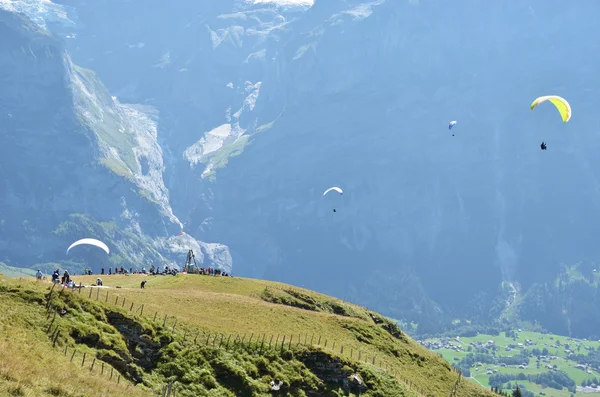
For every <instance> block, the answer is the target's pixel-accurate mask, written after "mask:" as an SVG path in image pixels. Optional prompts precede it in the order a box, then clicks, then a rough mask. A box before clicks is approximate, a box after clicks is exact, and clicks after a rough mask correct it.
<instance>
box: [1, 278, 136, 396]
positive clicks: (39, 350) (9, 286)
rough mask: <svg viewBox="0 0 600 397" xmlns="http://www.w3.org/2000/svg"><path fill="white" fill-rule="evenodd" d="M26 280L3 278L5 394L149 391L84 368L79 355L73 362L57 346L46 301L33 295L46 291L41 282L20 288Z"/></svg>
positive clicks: (2, 322) (111, 393)
mask: <svg viewBox="0 0 600 397" xmlns="http://www.w3.org/2000/svg"><path fill="white" fill-rule="evenodd" d="M22 284H23V283H19V282H18V281H14V280H6V279H0V351H1V352H2V354H1V355H0V395H2V396H31V397H38V396H64V397H71V396H73V397H74V396H89V397H95V396H98V397H100V396H106V395H111V396H119V395H128V396H132V397H133V396H147V395H148V394H147V393H143V392H142V391H141V390H136V389H134V388H132V387H129V388H128V387H127V386H126V384H125V382H123V383H121V384H117V383H116V382H110V381H108V379H107V377H106V375H104V376H103V375H100V374H99V373H98V371H85V370H84V371H82V370H81V367H80V365H79V360H75V361H73V362H71V361H70V357H65V356H64V355H63V354H60V352H58V351H57V349H53V348H52V344H51V341H50V339H49V336H48V335H47V334H46V333H45V332H44V329H45V326H46V324H47V322H46V312H45V310H44V307H43V306H42V305H36V304H32V301H31V299H34V300H35V299H40V298H42V297H43V295H42V294H40V293H39V289H38V288H24V289H20V288H19V285H22ZM24 284H27V283H24ZM29 284H32V283H29ZM13 289H14V290H15V291H19V295H17V296H16V297H15V296H14V295H10V294H9V291H10V290H13ZM36 290H38V292H37V293H36V292H35V291H36Z"/></svg>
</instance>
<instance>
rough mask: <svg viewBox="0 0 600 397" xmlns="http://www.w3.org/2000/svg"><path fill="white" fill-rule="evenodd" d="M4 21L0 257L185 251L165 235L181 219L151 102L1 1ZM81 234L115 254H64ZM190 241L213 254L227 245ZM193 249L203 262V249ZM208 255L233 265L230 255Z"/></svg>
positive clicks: (18, 261) (44, 259) (161, 259)
mask: <svg viewBox="0 0 600 397" xmlns="http://www.w3.org/2000/svg"><path fill="white" fill-rule="evenodd" d="M0 30H1V35H2V38H3V39H2V43H0V68H1V70H2V73H0V85H1V86H2V92H1V93H0V109H2V110H1V112H2V115H1V116H0V117H1V121H0V137H1V139H2V148H1V149H0V150H1V155H0V158H1V160H0V164H1V165H0V168H1V169H2V175H3V178H2V184H3V185H2V189H1V193H2V194H1V196H0V208H1V211H0V213H1V215H0V218H1V231H0V233H1V234H0V250H1V251H2V252H3V260H4V261H5V262H7V263H9V264H14V265H21V266H23V265H25V266H28V265H29V266H33V265H38V266H44V264H47V265H46V266H44V267H46V268H47V269H50V268H52V267H55V266H56V264H55V263H54V262H59V263H60V262H62V261H65V260H66V259H72V261H70V262H68V265H67V264H66V263H65V265H66V266H68V267H70V268H71V269H70V270H71V271H73V270H80V269H79V267H82V266H84V265H88V266H89V265H92V267H93V269H94V271H99V267H100V266H101V265H104V266H108V265H111V264H114V265H124V266H127V267H129V266H132V267H138V266H139V267H141V266H149V264H150V263H154V264H156V265H163V264H165V263H168V264H170V263H171V261H173V260H175V259H179V261H180V262H181V258H180V256H181V255H184V253H187V251H186V250H184V249H183V248H181V249H179V248H177V245H175V247H174V248H173V247H171V246H172V245H173V244H170V243H169V240H168V239H169V238H171V239H172V236H174V235H175V234H176V233H178V232H179V231H180V230H181V228H182V224H181V222H180V221H179V219H177V217H176V216H175V215H174V214H173V211H172V209H171V206H170V204H169V192H168V190H167V188H166V187H165V185H164V182H163V178H162V173H163V170H164V165H163V157H162V156H163V154H162V149H161V147H160V146H159V144H158V141H157V122H156V118H157V112H156V111H155V109H152V108H150V107H148V106H146V107H144V106H138V105H126V104H121V103H120V102H119V101H118V100H116V98H114V97H112V96H111V95H110V94H109V93H108V91H107V90H106V88H105V87H104V86H103V85H102V83H101V82H100V81H99V79H98V78H97V76H96V75H95V73H94V72H92V71H91V70H88V69H84V68H81V67H79V66H77V65H75V64H73V62H72V61H71V58H70V56H69V54H68V52H67V51H66V50H65V49H64V47H63V45H62V44H61V43H60V41H59V40H57V39H56V38H54V37H53V36H52V34H51V33H50V32H48V31H47V30H46V29H44V28H43V26H40V25H37V24H34V23H32V22H31V20H29V19H28V18H27V17H26V16H24V15H23V14H18V13H11V12H6V11H2V10H0ZM84 237H96V238H100V239H103V240H106V241H107V242H109V243H110V244H109V245H110V246H111V248H112V249H113V253H114V255H113V256H111V257H109V258H110V259H107V258H105V257H104V256H103V253H102V255H100V254H99V253H98V254H96V253H95V252H93V250H92V251H91V252H89V253H86V251H81V252H80V254H79V255H76V256H75V257H73V258H66V257H65V253H64V252H65V249H66V247H68V245H69V244H70V243H71V242H72V241H74V240H75V239H79V238H84ZM186 238H187V239H189V237H186ZM195 245H196V246H198V248H200V245H202V246H203V247H204V248H207V249H208V250H207V251H206V252H207V253H209V256H210V255H213V256H214V254H215V252H214V251H216V252H220V251H223V250H226V247H224V246H214V245H211V244H204V243H201V242H197V241H196V242H195ZM197 255H198V258H199V259H200V260H201V263H203V262H202V260H203V253H202V249H199V250H198V251H197ZM217 256H218V254H217ZM184 258H185V256H183V260H185V259H184ZM90 261H92V263H90ZM84 262H87V263H85V264H84ZM94 262H95V263H94ZM206 263H207V264H214V265H220V266H224V267H226V268H230V267H231V260H230V258H229V259H228V260H223V261H220V262H219V261H215V262H211V261H210V260H209V259H207V261H206ZM181 264H182V263H181Z"/></svg>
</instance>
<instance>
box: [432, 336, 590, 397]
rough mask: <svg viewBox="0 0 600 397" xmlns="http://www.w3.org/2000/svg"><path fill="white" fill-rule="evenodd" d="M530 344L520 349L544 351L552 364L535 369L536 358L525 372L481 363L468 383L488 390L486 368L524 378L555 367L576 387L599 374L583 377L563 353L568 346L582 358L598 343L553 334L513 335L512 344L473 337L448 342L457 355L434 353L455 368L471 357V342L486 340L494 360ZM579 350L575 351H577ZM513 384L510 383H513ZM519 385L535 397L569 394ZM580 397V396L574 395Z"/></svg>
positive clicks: (509, 339)
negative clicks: (494, 349) (491, 343)
mask: <svg viewBox="0 0 600 397" xmlns="http://www.w3.org/2000/svg"><path fill="white" fill-rule="evenodd" d="M528 339H529V340H530V341H531V342H532V343H533V344H534V345H533V346H523V348H525V349H528V350H531V349H533V348H537V349H539V350H543V349H544V348H545V349H547V350H548V356H556V359H554V360H548V362H544V361H543V360H542V361H541V362H540V368H537V366H536V358H535V357H530V358H529V360H530V362H529V365H528V366H527V367H526V368H525V369H520V368H518V366H509V367H501V366H500V365H494V364H485V363H482V365H481V366H479V367H477V366H476V365H474V366H472V367H471V368H470V370H471V376H472V381H474V382H476V383H479V384H480V385H482V386H484V387H486V388H489V387H490V385H489V379H490V375H488V374H486V372H487V371H488V370H487V368H488V367H489V368H491V369H492V370H493V371H498V373H500V374H502V373H504V374H519V373H524V374H525V375H533V374H540V373H545V372H548V371H549V370H548V369H547V368H545V366H546V365H556V366H557V369H558V370H562V371H564V372H565V373H567V374H568V376H569V377H570V378H571V379H573V380H574V381H575V383H576V384H577V386H579V385H581V382H582V381H583V380H592V379H593V378H600V372H599V371H598V368H596V369H592V370H591V372H592V373H591V374H588V373H586V372H585V371H583V370H581V369H578V368H575V366H576V365H577V362H575V361H572V360H569V359H568V358H567V354H566V353H565V347H564V345H565V344H568V345H569V348H570V349H571V350H572V351H573V352H575V353H576V354H583V355H586V354H587V353H588V351H587V350H586V349H585V348H584V347H586V346H587V347H593V348H594V349H598V348H600V342H599V341H587V340H581V339H576V338H568V337H565V336H560V335H554V334H541V333H536V332H528V331H522V332H517V338H516V340H513V338H512V337H506V335H505V333H504V332H501V333H500V335H498V336H492V335H483V334H481V335H477V336H475V337H461V338H460V341H457V340H454V339H451V340H450V342H451V343H452V344H454V345H458V346H460V347H461V348H462V350H460V351H455V350H452V349H450V348H441V349H434V351H436V352H437V353H440V354H441V355H442V356H443V357H444V359H446V360H447V361H449V362H450V363H453V364H456V363H457V362H458V361H457V360H455V359H456V358H457V359H458V360H462V359H463V358H464V357H466V356H467V355H468V354H470V353H475V349H474V348H473V349H472V351H471V352H469V351H467V349H468V347H469V345H470V344H471V343H472V342H481V343H483V344H485V343H486V342H487V341H489V340H493V341H494V342H495V344H496V346H497V348H498V349H497V352H496V357H503V356H504V357H506V356H517V355H518V354H519V349H518V348H515V349H511V351H506V350H505V349H506V347H507V346H509V345H510V344H512V345H517V344H518V343H522V344H525V341H526V340H528ZM439 341H440V339H435V338H434V339H427V340H426V341H425V342H439ZM557 341H560V343H561V346H557V347H552V346H553V345H555V343H556V342H557ZM578 349H579V350H578ZM514 382H515V381H512V383H514ZM518 383H519V384H523V385H525V386H526V388H527V390H529V391H531V392H533V393H535V394H536V396H537V395H539V393H540V392H545V393H546V396H549V397H550V396H554V397H569V396H571V393H570V392H569V391H567V390H566V389H563V390H562V391H559V390H556V389H552V388H542V387H541V386H539V385H537V384H535V383H532V382H529V381H518ZM598 393H600V389H599V390H598V392H597V393H585V395H588V396H590V397H593V396H600V394H598ZM577 394H583V393H577Z"/></svg>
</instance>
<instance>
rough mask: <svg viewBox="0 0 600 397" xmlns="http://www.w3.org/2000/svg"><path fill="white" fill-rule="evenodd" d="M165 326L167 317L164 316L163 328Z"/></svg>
mask: <svg viewBox="0 0 600 397" xmlns="http://www.w3.org/2000/svg"><path fill="white" fill-rule="evenodd" d="M166 324H167V315H166V314H165V319H164V320H163V327H164V326H165V325H166Z"/></svg>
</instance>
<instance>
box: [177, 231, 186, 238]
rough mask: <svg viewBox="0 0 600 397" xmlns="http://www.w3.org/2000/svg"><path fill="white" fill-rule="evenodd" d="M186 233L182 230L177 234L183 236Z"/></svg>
mask: <svg viewBox="0 0 600 397" xmlns="http://www.w3.org/2000/svg"><path fill="white" fill-rule="evenodd" d="M184 234H185V233H184V232H181V233H179V234H178V235H177V237H179V236H183V235H184Z"/></svg>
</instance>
